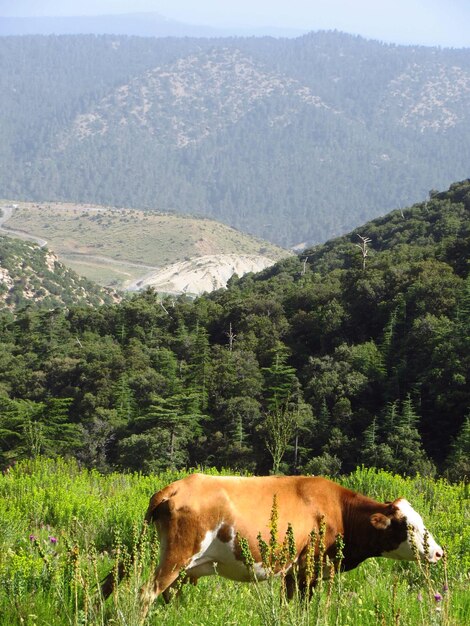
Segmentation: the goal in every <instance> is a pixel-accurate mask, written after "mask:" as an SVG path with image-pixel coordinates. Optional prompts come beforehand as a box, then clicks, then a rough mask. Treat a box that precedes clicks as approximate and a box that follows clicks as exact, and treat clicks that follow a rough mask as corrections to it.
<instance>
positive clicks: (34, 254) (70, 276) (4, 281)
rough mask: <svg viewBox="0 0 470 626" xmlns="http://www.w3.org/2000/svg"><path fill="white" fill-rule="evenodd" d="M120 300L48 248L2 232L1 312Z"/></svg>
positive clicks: (0, 252) (113, 293)
mask: <svg viewBox="0 0 470 626" xmlns="http://www.w3.org/2000/svg"><path fill="white" fill-rule="evenodd" d="M118 300H120V297H119V296H118V295H117V294H116V292H114V291H113V290H110V289H103V288H102V287H99V286H98V285H96V284H95V283H92V282H91V281H89V280H86V279H85V278H83V277H82V276H79V275H78V274H76V273H75V272H74V271H72V270H71V269H70V268H68V267H66V266H65V265H63V263H60V262H59V259H58V258H57V256H56V255H55V254H53V253H52V252H50V251H49V250H46V249H43V248H40V247H39V246H38V245H37V244H33V243H26V242H24V241H20V240H18V239H10V237H4V236H1V235H0V308H1V310H2V311H4V312H5V311H6V310H8V311H16V310H19V309H24V307H27V306H32V307H33V308H34V309H38V308H40V309H45V310H47V309H54V308H55V307H64V306H73V305H77V304H87V305H90V306H100V305H102V304H111V303H112V302H117V301H118ZM5 319H8V315H7V316H6V318H5Z"/></svg>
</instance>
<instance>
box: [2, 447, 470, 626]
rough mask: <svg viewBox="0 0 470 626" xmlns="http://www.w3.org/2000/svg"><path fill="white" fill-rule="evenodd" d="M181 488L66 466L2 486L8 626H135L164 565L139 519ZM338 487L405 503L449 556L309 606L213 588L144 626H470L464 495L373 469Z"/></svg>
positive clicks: (327, 587)
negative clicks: (109, 581)
mask: <svg viewBox="0 0 470 626" xmlns="http://www.w3.org/2000/svg"><path fill="white" fill-rule="evenodd" d="M182 476H183V474H181V473H179V474H178V473H174V472H168V473H165V474H161V475H158V476H155V475H150V476H143V475H139V474H125V475H124V474H111V475H107V476H103V475H100V474H99V473H97V472H94V471H86V470H82V469H80V468H79V467H78V466H77V464H76V463H75V462H72V461H64V460H61V459H58V460H46V459H38V460H35V461H29V462H23V463H20V464H18V465H16V466H15V467H12V468H10V469H9V470H8V471H7V472H5V473H4V474H3V475H1V476H0V625H1V626H16V625H17V624H18V625H23V624H24V625H26V626H59V625H69V624H70V625H74V626H78V625H101V626H104V625H105V624H106V625H122V626H124V625H126V626H134V625H137V624H138V589H139V587H140V585H141V584H142V581H143V580H145V579H146V577H147V574H148V571H149V569H150V568H152V567H154V566H155V562H156V561H157V557H158V544H157V540H156V538H155V536H154V534H153V533H152V530H151V529H146V530H145V531H144V535H143V537H141V538H140V539H139V537H140V532H141V527H142V525H141V522H142V518H143V515H144V513H145V510H146V507H147V504H148V500H149V497H150V495H151V494H152V493H153V492H155V491H156V490H158V489H159V488H161V487H163V486H164V485H165V484H168V483H169V482H171V481H172V480H175V479H177V478H180V477H182ZM342 482H343V484H344V485H346V486H348V487H350V488H353V489H356V490H358V491H361V492H363V493H366V494H368V495H370V496H372V497H375V498H377V499H379V500H383V501H385V500H390V499H394V498H396V497H399V496H403V497H406V498H408V499H409V500H410V501H411V503H412V504H413V506H414V507H415V508H416V509H417V510H418V511H419V512H420V513H421V514H422V516H423V518H424V520H425V523H426V524H427V526H428V528H429V529H430V531H431V532H432V533H433V535H434V536H435V538H436V540H437V541H438V542H439V543H440V544H441V545H443V546H444V547H445V549H446V557H445V558H444V559H443V561H441V562H440V563H438V564H437V565H436V566H428V565H427V564H424V563H419V564H417V563H400V562H395V561H389V560H386V559H370V560H369V561H366V562H365V563H364V564H362V565H361V566H359V567H358V568H357V569H356V570H353V571H352V572H348V573H345V574H341V575H337V576H336V577H335V578H334V579H330V580H327V581H324V582H323V583H322V584H321V587H320V588H318V589H317V591H316V592H315V593H314V595H313V598H312V600H311V601H310V602H305V601H303V600H301V599H300V598H296V599H294V601H292V602H290V603H287V602H285V601H280V595H279V588H280V584H281V583H280V581H279V579H272V580H269V581H268V582H265V583H259V584H251V585H248V584H242V583H234V582H230V581H227V580H223V579H221V578H219V577H211V578H205V579H201V580H200V581H199V582H198V585H197V586H192V585H185V586H184V588H183V589H182V594H181V596H180V597H178V598H176V599H175V600H174V601H173V602H172V603H171V604H170V605H165V604H164V602H163V601H162V600H159V601H157V602H156V603H155V605H154V607H153V609H152V611H151V613H150V614H149V617H148V619H147V622H146V624H149V625H151V624H155V625H156V624H159V625H160V624H164V625H175V626H176V625H178V626H180V625H182V624H188V625H194V626H216V625H220V626H222V625H223V626H229V625H241V624H249V625H250V626H258V625H259V626H262V625H263V626H264V625H266V624H268V625H273V626H274V625H275V624H278V625H281V624H292V625H293V626H294V625H295V626H297V625H299V626H302V625H310V624H311V625H313V624H325V625H327V624H328V625H342V624H344V625H349V624H360V625H361V626H368V625H371V626H372V625H377V626H388V625H392V624H393V625H403V626H404V625H409V626H416V625H423V626H428V625H432V624H436V625H437V624H442V625H455V626H457V625H459V626H463V625H466V624H469V623H470V593H469V581H470V579H469V570H470V525H469V508H468V504H469V501H468V495H469V494H468V485H464V484H463V483H462V484H449V483H447V482H446V481H444V480H433V479H429V478H423V477H416V478H413V479H409V478H402V477H400V476H394V475H391V474H388V473H386V472H381V471H375V470H368V469H358V470H357V471H356V472H355V473H353V474H352V475H350V476H348V477H345V478H344V479H343V480H342ZM267 524H269V520H267ZM116 555H119V556H120V558H121V559H123V560H124V561H126V560H127V561H128V563H129V564H130V563H132V564H131V565H129V567H130V570H131V575H130V577H129V578H128V579H126V580H125V581H123V583H122V584H121V586H120V587H119V589H118V591H117V592H116V593H115V594H114V595H113V596H111V597H110V598H109V599H108V601H107V602H106V603H105V604H103V602H102V601H101V599H100V597H99V596H98V594H97V593H96V588H97V585H98V583H99V581H100V580H101V579H102V578H103V577H104V576H105V575H106V574H107V573H108V572H109V571H110V570H111V569H112V568H113V564H114V563H115V557H116Z"/></svg>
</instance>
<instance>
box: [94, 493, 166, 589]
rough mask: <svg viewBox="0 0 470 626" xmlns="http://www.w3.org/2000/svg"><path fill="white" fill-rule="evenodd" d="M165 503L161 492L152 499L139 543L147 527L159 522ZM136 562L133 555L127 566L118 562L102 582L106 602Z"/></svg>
mask: <svg viewBox="0 0 470 626" xmlns="http://www.w3.org/2000/svg"><path fill="white" fill-rule="evenodd" d="M164 502H166V498H165V497H164V496H163V494H162V492H161V491H159V492H158V493H156V494H155V495H153V496H152V498H151V499H150V504H149V506H148V509H147V513H146V514H145V518H144V526H143V527H142V530H141V533H140V537H139V543H140V542H141V541H142V538H143V534H144V532H145V525H150V524H152V523H155V522H156V521H157V519H158V517H159V512H160V511H159V509H160V508H162V507H161V506H160V505H161V504H163V503H164ZM134 560H135V554H132V555H131V557H130V559H127V561H126V564H124V562H123V561H118V562H117V563H116V564H115V565H114V567H113V569H112V570H111V571H110V572H109V574H108V575H107V576H106V577H105V578H104V579H103V580H102V581H101V595H102V596H103V598H104V600H106V598H109V596H110V595H111V594H112V593H114V591H115V590H116V589H117V587H118V585H119V583H120V582H121V580H122V579H123V578H126V577H127V576H129V573H130V571H131V569H132V568H131V566H132V565H133V564H134Z"/></svg>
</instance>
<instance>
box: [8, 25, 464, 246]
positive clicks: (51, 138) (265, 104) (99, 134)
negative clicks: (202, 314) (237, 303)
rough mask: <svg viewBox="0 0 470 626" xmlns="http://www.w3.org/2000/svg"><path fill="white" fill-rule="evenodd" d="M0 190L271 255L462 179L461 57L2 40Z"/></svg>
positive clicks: (313, 44) (266, 44) (326, 42)
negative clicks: (155, 217) (226, 229)
mask: <svg viewBox="0 0 470 626" xmlns="http://www.w3.org/2000/svg"><path fill="white" fill-rule="evenodd" d="M0 55H1V58H2V72H1V74H0V107H1V110H2V112H3V114H2V116H1V118H0V127H1V131H2V138H3V141H2V144H1V145H0V166H1V167H0V172H1V173H0V188H2V189H3V192H2V195H3V196H4V197H9V198H23V199H30V200H73V201H75V202H78V201H81V202H96V203H100V204H108V205H115V206H127V207H139V208H147V209H151V210H157V211H173V212H179V213H185V214H196V215H204V216H208V217H211V218H214V219H216V220H219V221H222V222H225V223H226V224H229V225H231V226H234V227H235V228H237V229H239V230H242V231H245V232H248V233H251V234H254V235H256V236H258V237H262V238H263V239H267V240H270V241H272V242H275V243H277V244H280V245H282V246H284V247H287V246H295V245H299V244H300V245H301V246H302V245H310V244H313V243H317V242H321V241H324V240H326V239H327V238H330V237H332V236H336V235H339V234H341V233H343V232H345V231H347V230H349V229H351V228H354V226H356V225H357V224H360V223H363V222H364V221H366V220H367V219H370V218H372V217H374V216H377V215H381V214H383V213H385V212H386V211H387V210H390V209H392V208H396V207H399V206H405V205H406V204H410V203H412V202H414V201H417V200H418V199H420V198H422V197H424V196H425V195H427V194H428V192H429V191H430V190H431V189H433V188H442V187H445V186H447V185H448V184H450V182H451V181H452V180H456V179H462V178H466V177H467V176H468V173H469V163H470V50H445V49H439V48H424V47H405V46H394V45H384V44H380V43H378V42H374V41H367V40H365V39H362V38H361V37H352V36H349V35H345V34H341V33H337V32H328V33H325V32H323V33H312V34H309V35H306V36H304V37H299V38H297V39H293V40H289V39H273V38H268V37H265V38H254V37H249V38H240V37H238V38H225V39H220V38H212V39H204V38H192V39H191V38H187V37H186V38H169V39H158V38H138V37H123V36H99V37H97V36H75V37H74V36H60V37H55V36H51V37H39V36H34V37H33V36H32V37H17V38H15V37H7V38H0Z"/></svg>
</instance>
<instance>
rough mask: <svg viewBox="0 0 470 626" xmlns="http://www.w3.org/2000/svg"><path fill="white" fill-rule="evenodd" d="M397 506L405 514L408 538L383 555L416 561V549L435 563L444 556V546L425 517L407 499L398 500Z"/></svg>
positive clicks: (421, 555)
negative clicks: (428, 526)
mask: <svg viewBox="0 0 470 626" xmlns="http://www.w3.org/2000/svg"><path fill="white" fill-rule="evenodd" d="M395 506H396V507H397V508H398V514H399V515H401V516H403V518H404V520H405V522H406V524H407V526H408V538H407V539H406V541H403V542H402V543H401V544H400V545H399V546H398V547H397V548H396V549H395V550H391V551H390V552H384V553H383V555H382V556H385V557H387V558H390V559H397V560H399V561H414V560H415V559H416V556H415V549H414V547H413V544H414V545H415V546H416V549H417V550H418V554H419V556H420V557H424V558H426V559H427V560H428V561H431V562H433V563H435V562H437V561H438V560H439V559H440V558H441V557H442V553H443V551H442V548H441V547H440V546H439V545H438V544H437V543H436V541H435V539H434V537H433V536H432V535H431V533H430V532H429V531H428V530H426V527H425V525H424V522H423V519H422V517H421V515H420V514H419V513H417V512H416V511H415V510H414V509H413V507H412V506H411V504H410V503H409V502H408V501H407V500H403V499H401V500H397V501H396V502H395ZM426 535H427V544H428V553H427V554H425V549H424V548H425V545H424V544H425V543H426V541H425V537H426Z"/></svg>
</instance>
